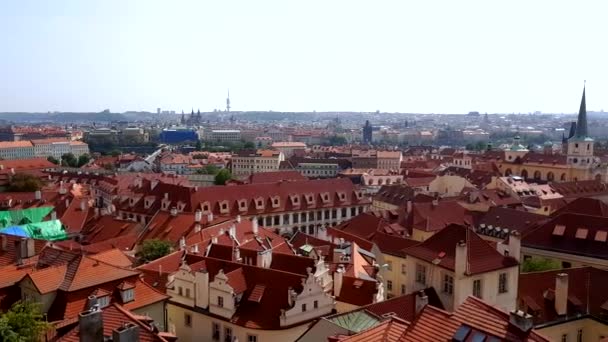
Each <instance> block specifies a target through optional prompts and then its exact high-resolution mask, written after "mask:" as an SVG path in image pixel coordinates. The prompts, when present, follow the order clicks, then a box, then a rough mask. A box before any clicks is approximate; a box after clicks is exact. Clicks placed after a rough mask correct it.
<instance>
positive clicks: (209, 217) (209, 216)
mask: <svg viewBox="0 0 608 342" xmlns="http://www.w3.org/2000/svg"><path fill="white" fill-rule="evenodd" d="M207 222H213V213H209V214H207Z"/></svg>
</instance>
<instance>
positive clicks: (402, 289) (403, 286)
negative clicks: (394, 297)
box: [401, 285, 405, 295]
mask: <svg viewBox="0 0 608 342" xmlns="http://www.w3.org/2000/svg"><path fill="white" fill-rule="evenodd" d="M401 294H402V295H404V294H405V285H401Z"/></svg>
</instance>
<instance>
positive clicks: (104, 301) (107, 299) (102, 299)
mask: <svg viewBox="0 0 608 342" xmlns="http://www.w3.org/2000/svg"><path fill="white" fill-rule="evenodd" d="M97 304H99V307H100V308H105V307H106V306H108V305H110V296H103V297H99V298H98V299H97Z"/></svg>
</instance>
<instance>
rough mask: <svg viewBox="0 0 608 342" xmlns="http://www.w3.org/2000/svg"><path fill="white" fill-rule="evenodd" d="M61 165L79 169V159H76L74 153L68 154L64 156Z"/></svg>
mask: <svg viewBox="0 0 608 342" xmlns="http://www.w3.org/2000/svg"><path fill="white" fill-rule="evenodd" d="M61 165H63V166H71V167H77V166H78V159H76V157H75V156H74V154H72V153H66V154H64V155H62V156H61Z"/></svg>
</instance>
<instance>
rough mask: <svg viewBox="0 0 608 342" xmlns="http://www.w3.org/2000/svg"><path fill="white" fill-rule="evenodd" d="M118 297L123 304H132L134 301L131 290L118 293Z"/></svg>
mask: <svg viewBox="0 0 608 342" xmlns="http://www.w3.org/2000/svg"><path fill="white" fill-rule="evenodd" d="M120 296H121V297H122V302H123V303H128V302H132V301H133V300H134V299H135V294H134V293H133V289H128V290H125V291H122V292H121V293H120Z"/></svg>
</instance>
